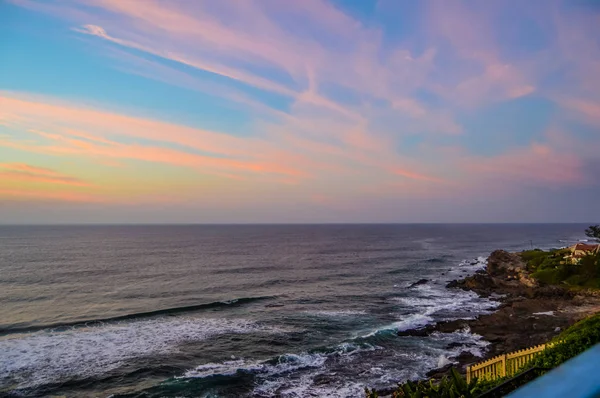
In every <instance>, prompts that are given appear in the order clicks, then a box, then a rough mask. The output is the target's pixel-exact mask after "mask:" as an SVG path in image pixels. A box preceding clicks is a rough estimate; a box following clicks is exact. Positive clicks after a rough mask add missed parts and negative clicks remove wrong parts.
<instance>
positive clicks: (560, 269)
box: [521, 249, 600, 289]
mask: <svg viewBox="0 0 600 398" xmlns="http://www.w3.org/2000/svg"><path fill="white" fill-rule="evenodd" d="M567 254H569V250H568V249H554V250H550V251H547V252H546V251H542V250H538V249H536V250H527V251H524V252H522V253H521V258H522V259H523V260H524V261H525V262H526V263H527V270H528V271H529V272H531V276H533V277H534V278H535V279H536V280H538V281H539V282H540V283H542V284H546V285H567V286H570V287H580V288H581V287H583V288H592V289H600V255H599V254H590V255H588V256H586V257H583V258H582V259H581V260H580V261H579V263H578V264H571V263H570V262H568V261H566V260H565V259H564V257H565V256H566V255H567Z"/></svg>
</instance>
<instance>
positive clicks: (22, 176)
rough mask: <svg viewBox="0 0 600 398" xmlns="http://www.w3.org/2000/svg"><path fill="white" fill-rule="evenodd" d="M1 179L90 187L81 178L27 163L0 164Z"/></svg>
mask: <svg viewBox="0 0 600 398" xmlns="http://www.w3.org/2000/svg"><path fill="white" fill-rule="evenodd" d="M0 177H3V178H5V179H7V180H9V179H11V180H16V181H20V182H22V181H33V182H41V183H48V184H64V185H73V186H80V187H84V186H89V185H90V184H89V183H87V182H85V181H82V180H81V179H79V178H75V177H70V176H66V175H64V174H61V173H58V172H56V171H54V170H50V169H47V168H45V167H36V166H31V165H29V164H25V163H0Z"/></svg>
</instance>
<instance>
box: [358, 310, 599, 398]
mask: <svg viewBox="0 0 600 398" xmlns="http://www.w3.org/2000/svg"><path fill="white" fill-rule="evenodd" d="M553 341H554V342H555V343H556V344H554V345H553V346H552V347H551V348H547V349H546V350H544V352H542V353H541V354H540V355H538V356H537V357H535V358H534V359H533V360H532V361H531V362H529V363H528V364H527V365H525V366H523V367H522V368H521V369H520V370H519V372H518V374H520V373H523V372H525V371H527V370H528V369H531V368H532V367H538V368H547V369H552V368H555V367H557V366H558V365H560V364H562V363H563V362H565V361H568V360H569V359H571V358H573V357H575V356H577V355H579V354H581V353H582V352H584V351H585V350H587V349H588V348H590V347H592V346H594V345H596V344H598V343H600V314H597V315H594V316H592V317H589V318H586V319H584V320H582V321H580V322H578V323H576V324H575V325H573V326H571V327H570V328H568V329H566V330H565V331H564V332H563V333H561V334H560V335H559V336H558V337H556V338H555V339H554V340H553ZM534 377H535V376H534ZM511 378H513V377H504V378H500V379H496V380H492V381H485V380H482V381H478V380H477V379H474V380H472V381H471V383H469V384H467V382H466V380H465V379H464V378H463V377H462V376H461V375H460V374H458V372H457V371H456V370H455V369H454V368H452V369H451V374H450V377H444V378H443V379H442V380H441V381H440V382H439V383H437V384H436V383H435V382H434V381H433V380H427V381H419V382H416V383H415V382H410V381H408V382H406V383H404V384H401V385H400V386H399V387H398V388H397V389H396V391H394V393H393V394H392V397H393V398H401V397H402V398H404V397H405V398H442V397H443V398H471V397H477V396H479V395H480V394H482V393H484V392H486V391H488V390H490V389H492V388H494V387H496V386H498V385H500V384H502V383H504V382H505V381H507V380H508V379H511ZM518 380H519V382H516V381H515V382H514V383H513V384H512V385H511V386H510V388H514V389H517V388H519V387H520V386H521V385H522V384H520V383H527V381H521V380H520V379H518ZM504 387H506V386H504ZM504 387H503V388H504ZM365 392H366V397H367V398H378V397H379V395H378V394H377V392H376V391H374V390H369V389H368V388H367V389H365Z"/></svg>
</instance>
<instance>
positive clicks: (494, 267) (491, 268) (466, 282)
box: [446, 250, 538, 297]
mask: <svg viewBox="0 0 600 398" xmlns="http://www.w3.org/2000/svg"><path fill="white" fill-rule="evenodd" d="M446 287H448V288H460V289H463V290H472V291H474V292H475V293H477V294H479V295H481V296H484V297H488V296H490V295H491V294H493V293H497V294H515V295H525V296H531V295H532V294H534V290H533V289H535V288H537V287H538V283H537V282H536V281H535V279H533V278H532V277H531V276H530V275H529V273H528V272H527V265H526V264H525V263H524V262H523V260H522V259H521V256H519V255H518V254H516V253H508V252H506V251H504V250H496V251H494V252H493V253H492V254H491V255H490V257H489V258H488V265H487V267H486V270H485V271H480V272H477V273H476V274H474V275H472V276H469V277H466V278H465V279H462V280H456V281H452V282H450V283H449V284H448V285H447V286H446Z"/></svg>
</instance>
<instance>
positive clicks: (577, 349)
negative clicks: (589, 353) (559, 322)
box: [529, 314, 600, 368]
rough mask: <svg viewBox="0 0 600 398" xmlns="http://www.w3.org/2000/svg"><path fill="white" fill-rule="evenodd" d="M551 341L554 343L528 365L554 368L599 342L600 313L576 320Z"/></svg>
mask: <svg viewBox="0 0 600 398" xmlns="http://www.w3.org/2000/svg"><path fill="white" fill-rule="evenodd" d="M553 341H554V342H555V343H556V344H555V345H554V346H552V347H551V348H547V349H546V350H544V352H542V353H541V354H540V355H539V356H537V357H535V358H534V359H533V361H532V362H531V363H530V366H529V367H532V366H538V367H543V368H555V367H557V366H558V365H560V364H561V363H563V362H565V361H567V360H569V359H571V358H573V357H575V356H577V355H579V354H581V353H582V352H584V351H585V350H587V349H588V348H590V347H592V346H593V345H595V344H597V343H600V314H596V315H594V316H591V317H589V318H586V319H584V320H582V321H579V322H577V323H576V324H575V325H573V326H571V327H570V328H568V329H566V330H565V331H564V332H563V333H561V334H560V335H559V336H558V337H556V338H555V339H553Z"/></svg>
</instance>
